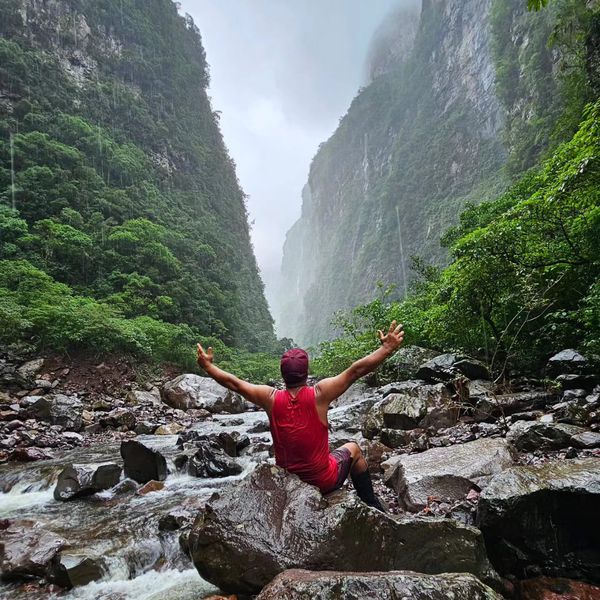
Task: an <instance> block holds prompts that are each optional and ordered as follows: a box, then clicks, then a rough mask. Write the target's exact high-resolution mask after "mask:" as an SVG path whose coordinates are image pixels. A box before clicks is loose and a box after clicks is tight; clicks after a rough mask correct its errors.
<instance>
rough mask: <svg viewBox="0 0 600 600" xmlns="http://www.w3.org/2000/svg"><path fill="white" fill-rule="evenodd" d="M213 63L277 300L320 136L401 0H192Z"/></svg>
mask: <svg viewBox="0 0 600 600" xmlns="http://www.w3.org/2000/svg"><path fill="white" fill-rule="evenodd" d="M181 4H182V6H181V11H182V12H187V13H189V14H190V15H192V17H193V18H194V20H195V21H196V23H197V25H198V26H199V28H200V30H201V33H202V38H203V43H204V47H205V49H206V53H207V59H208V63H209V64H210V66H211V85H210V94H211V97H212V100H213V108H214V110H217V111H220V112H221V128H222V131H223V135H224V137H225V143H226V144H227V147H228V149H229V152H230V154H231V156H232V157H233V159H234V160H235V162H236V164H237V173H238V177H239V179H240V182H241V184H242V187H243V189H244V191H245V192H246V194H248V196H249V198H248V211H249V213H250V221H251V223H252V224H253V225H252V239H253V243H254V248H255V253H256V257H257V260H258V263H259V266H260V269H261V272H262V276H263V280H264V281H265V284H266V288H267V289H266V291H267V298H268V299H269V301H271V300H272V291H273V287H272V286H273V283H274V277H275V276H276V274H277V272H278V270H279V267H280V263H281V249H282V245H283V242H284V239H285V234H286V232H287V230H288V229H289V227H290V226H291V225H292V224H293V222H294V221H295V220H296V219H297V218H298V216H299V214H300V205H301V197H300V192H301V189H302V186H303V185H304V183H305V182H306V178H307V174H308V168H309V164H310V161H311V159H312V157H313V156H314V154H315V152H316V150H317V148H318V146H319V144H320V143H321V142H323V141H325V140H326V139H327V138H328V137H329V136H330V135H331V133H332V132H333V131H334V129H335V127H336V125H337V123H338V120H339V118H340V117H341V116H342V115H343V114H344V113H345V111H346V109H347V108H348V105H349V104H350V101H351V100H352V98H353V97H354V95H355V94H356V92H357V90H358V88H359V87H360V85H361V84H362V83H364V81H365V78H366V69H365V61H366V57H367V54H368V49H369V45H370V41H371V39H372V36H373V33H374V32H375V30H377V28H378V27H379V26H380V25H381V23H382V21H384V17H385V15H386V14H387V13H388V12H389V11H390V10H391V9H392V8H393V7H394V6H396V5H398V4H399V0H377V1H376V2H365V1H364V0H328V1H327V2H323V1H322V0H301V1H300V2H282V1H281V0H252V1H250V0H242V1H240V0H219V1H218V2H214V1H210V0H184V1H183V2H182V3H181Z"/></svg>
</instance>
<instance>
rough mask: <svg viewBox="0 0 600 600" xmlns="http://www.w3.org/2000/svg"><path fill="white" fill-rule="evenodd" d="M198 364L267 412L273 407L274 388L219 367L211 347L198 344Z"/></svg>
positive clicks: (233, 390) (215, 378)
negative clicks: (244, 378) (258, 383)
mask: <svg viewBox="0 0 600 600" xmlns="http://www.w3.org/2000/svg"><path fill="white" fill-rule="evenodd" d="M198 366H199V367H201V368H202V369H204V370H205V371H206V374H207V375H208V376H209V377H212V378H213V379H214V380H215V381H216V382H217V383H220V384H221V385H222V386H223V387H226V388H227V389H229V390H231V391H232V392H236V393H237V394H241V395H242V396H243V397H244V398H246V400H248V401H249V402H252V404H256V405H257V406H260V407H261V408H264V409H265V410H266V411H267V412H270V409H271V402H272V400H271V398H272V394H273V391H274V389H273V388H272V387H269V386H268V385H254V384H253V383H249V382H248V381H244V380H243V379H240V378H239V377H236V376H235V375H232V374H231V373H228V372H227V371H224V370H223V369H219V367H217V366H216V365H215V364H214V352H213V349H212V348H211V347H209V348H207V350H206V351H205V350H204V348H202V346H201V345H200V344H198Z"/></svg>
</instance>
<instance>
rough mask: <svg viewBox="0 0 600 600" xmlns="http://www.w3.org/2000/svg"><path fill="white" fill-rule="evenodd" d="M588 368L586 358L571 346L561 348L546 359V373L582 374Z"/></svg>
mask: <svg viewBox="0 0 600 600" xmlns="http://www.w3.org/2000/svg"><path fill="white" fill-rule="evenodd" d="M587 368H588V360H587V358H585V356H583V355H581V354H579V352H577V350H573V349H572V348H570V349H567V350H561V351H560V352H559V353H558V354H555V355H554V356H552V357H551V358H549V359H548V362H547V364H546V372H547V373H548V375H562V374H572V373H575V374H582V373H585V371H586V370H587Z"/></svg>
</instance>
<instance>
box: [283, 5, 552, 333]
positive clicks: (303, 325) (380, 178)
mask: <svg viewBox="0 0 600 600" xmlns="http://www.w3.org/2000/svg"><path fill="white" fill-rule="evenodd" d="M498 4H501V5H502V6H501V8H502V9H503V11H504V12H503V13H502V14H503V15H505V14H508V15H510V17H511V18H512V19H513V21H514V23H513V26H514V27H516V26H517V25H519V26H520V25H522V18H523V17H522V15H523V13H524V8H523V6H522V5H523V4H524V3H522V2H517V1H516V0H483V1H479V0H423V3H422V6H421V10H420V15H419V18H418V20H412V21H411V18H410V13H409V15H408V17H407V15H406V12H404V11H400V12H399V13H397V14H396V15H394V17H393V18H396V19H401V22H400V23H397V24H396V26H395V27H394V24H393V23H388V24H387V25H386V31H387V32H388V33H387V34H386V35H387V37H385V36H384V38H383V40H382V39H381V38H378V39H377V40H376V52H374V53H373V54H372V56H375V57H379V58H378V59H377V60H376V61H375V63H372V65H371V68H370V73H371V74H372V76H373V77H374V79H373V81H372V82H371V83H370V84H369V85H368V86H367V87H366V88H364V89H362V90H361V91H360V93H359V94H358V96H357V97H356V98H355V99H354V101H353V102H352V105H351V106H350V108H349V110H348V113H347V114H346V115H345V117H344V118H343V119H342V121H341V123H340V125H339V127H338V129H337V131H336V132H335V133H334V135H333V136H332V137H331V138H330V139H329V140H328V141H327V142H326V143H324V144H323V145H322V146H321V147H320V149H319V152H318V153H317V155H316V156H315V158H314V160H313V162H312V165H311V168H310V174H309V180H308V183H307V184H306V187H305V189H304V192H303V207H302V215H301V218H300V220H299V221H298V222H297V223H296V224H295V225H294V226H293V228H292V229H291V230H290V232H289V233H288V236H287V240H286V243H285V246H284V258H283V263H282V283H281V293H280V296H281V299H282V300H281V303H280V305H281V310H280V314H279V322H280V330H281V333H282V334H284V335H290V336H292V337H294V339H296V340H297V341H299V342H301V343H303V344H314V343H316V342H318V341H320V340H323V339H325V338H327V337H328V336H329V335H330V334H331V333H332V329H331V326H330V320H331V317H332V315H333V313H334V312H335V311H336V310H339V309H346V308H350V307H353V306H356V305H358V304H360V303H361V302H364V301H366V300H369V299H371V298H372V297H373V296H374V295H375V290H376V286H377V283H378V282H382V283H384V284H396V286H397V288H396V293H397V295H398V296H402V295H404V294H405V293H406V289H407V284H408V282H409V280H410V277H411V270H410V264H411V256H419V257H422V258H424V259H426V260H427V261H431V262H436V263H442V262H443V261H444V260H445V250H444V249H443V248H441V246H440V243H439V240H440V235H441V234H442V233H443V232H444V231H445V230H446V229H447V228H448V227H449V226H450V225H451V224H453V223H454V222H455V219H456V218H457V216H458V214H459V213H460V211H461V209H462V207H463V206H464V205H465V203H466V202H467V201H481V200H483V199H486V198H489V197H491V196H492V195H493V194H495V193H497V192H498V191H499V190H501V189H503V187H504V186H505V185H506V180H505V176H504V175H503V170H502V167H503V165H504V164H505V162H506V160H507V155H508V152H509V150H510V143H509V141H507V136H506V123H507V120H506V117H507V115H508V114H510V113H509V111H508V110H507V104H508V100H507V99H506V98H501V97H499V95H498V93H497V90H496V81H497V62H498V60H497V57H498V54H499V53H500V50H499V48H500V46H501V42H502V43H504V39H502V40H499V39H498V38H497V37H495V34H494V26H495V23H494V22H493V18H494V15H495V14H496V13H497V12H498V6H496V5H498ZM498 19H499V17H496V25H497V21H498ZM411 22H412V23H415V27H416V29H415V31H414V32H412V33H411V32H410V31H409V30H407V27H410V23H411ZM390 31H391V32H394V31H396V32H397V35H401V37H402V40H401V43H399V42H398V40H397V39H396V38H395V37H394V35H393V33H392V35H391V36H390V35H389V32H390ZM510 35H511V34H510V31H509V32H508V33H507V36H508V39H510ZM407 39H413V41H412V46H411V48H410V51H408V50H407V48H406V41H407ZM386 40H387V41H386ZM382 43H383V44H384V47H385V44H386V43H387V45H388V47H389V48H390V51H389V52H388V53H386V52H385V50H384V47H383V48H382ZM512 43H513V44H516V45H526V44H527V40H525V41H523V40H522V39H513V41H512ZM535 49H536V51H539V52H541V53H542V54H543V55H544V56H543V57H542V58H543V59H544V60H546V59H548V60H546V62H547V63H548V64H550V65H551V63H552V60H551V57H550V58H548V57H547V56H546V55H545V54H544V53H546V54H547V55H549V54H550V52H549V51H548V50H547V49H545V46H544V47H542V48H541V49H540V48H539V47H538V46H536V47H535ZM518 56H520V55H518ZM518 56H517V57H515V56H512V55H511V56H510V57H508V58H506V62H507V63H510V64H511V65H512V68H516V69H517V70H518V65H517V66H515V64H516V63H518V60H519V59H518ZM538 58H539V57H538ZM527 90H528V91H529V90H530V87H528V88H527ZM527 100H528V98H527V96H526V94H525V92H523V94H521V97H520V99H519V100H518V102H519V103H520V104H519V105H520V106H522V105H523V104H524V103H526V102H527ZM510 101H511V102H513V98H511V100H510ZM515 102H516V100H515ZM515 110H516V109H515ZM517 112H519V111H517ZM519 114H521V113H519ZM534 116H535V114H534V111H532V113H531V114H529V115H525V116H524V119H525V120H526V119H528V118H533V117H534ZM511 122H512V121H511Z"/></svg>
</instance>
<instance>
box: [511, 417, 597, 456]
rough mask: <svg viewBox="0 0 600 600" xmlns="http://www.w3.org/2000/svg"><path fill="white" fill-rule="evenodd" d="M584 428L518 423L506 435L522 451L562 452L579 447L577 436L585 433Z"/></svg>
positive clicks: (552, 424) (528, 422) (540, 423)
mask: <svg viewBox="0 0 600 600" xmlns="http://www.w3.org/2000/svg"><path fill="white" fill-rule="evenodd" d="M585 431H586V430H585V429H584V428H583V427H577V425H569V424H567V423H542V422H540V421H517V422H516V423H515V424H514V425H513V426H512V427H511V428H510V429H509V431H508V433H507V434H506V439H507V440H508V441H509V442H510V443H511V444H512V445H513V446H514V447H515V448H516V449H517V450H520V451H524V452H527V451H533V450H560V449H561V448H568V447H569V446H577V445H578V443H577V441H576V439H574V438H575V436H577V435H579V434H582V433H585Z"/></svg>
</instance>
